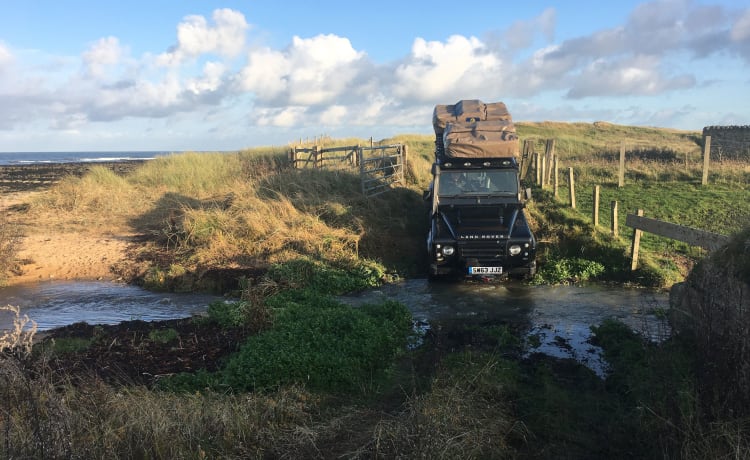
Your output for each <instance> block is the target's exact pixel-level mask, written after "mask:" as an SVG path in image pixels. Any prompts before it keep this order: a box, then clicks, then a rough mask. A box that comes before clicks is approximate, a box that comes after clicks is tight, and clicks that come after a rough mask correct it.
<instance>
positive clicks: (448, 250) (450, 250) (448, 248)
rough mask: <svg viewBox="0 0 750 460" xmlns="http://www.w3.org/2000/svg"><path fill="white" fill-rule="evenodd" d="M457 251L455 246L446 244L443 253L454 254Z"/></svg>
mask: <svg viewBox="0 0 750 460" xmlns="http://www.w3.org/2000/svg"><path fill="white" fill-rule="evenodd" d="M455 251H456V250H455V248H454V247H453V246H445V247H444V248H443V255H446V256H452V255H453V253H454V252H455Z"/></svg>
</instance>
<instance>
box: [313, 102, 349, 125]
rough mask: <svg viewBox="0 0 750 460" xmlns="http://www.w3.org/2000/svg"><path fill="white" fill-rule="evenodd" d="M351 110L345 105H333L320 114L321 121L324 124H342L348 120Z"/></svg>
mask: <svg viewBox="0 0 750 460" xmlns="http://www.w3.org/2000/svg"><path fill="white" fill-rule="evenodd" d="M348 113H349V110H348V109H347V108H346V107H345V106H343V105H332V106H331V107H328V108H327V109H325V110H324V111H323V112H322V113H321V114H320V123H321V124H323V125H341V124H343V123H344V122H345V121H348V120H347V115H348Z"/></svg>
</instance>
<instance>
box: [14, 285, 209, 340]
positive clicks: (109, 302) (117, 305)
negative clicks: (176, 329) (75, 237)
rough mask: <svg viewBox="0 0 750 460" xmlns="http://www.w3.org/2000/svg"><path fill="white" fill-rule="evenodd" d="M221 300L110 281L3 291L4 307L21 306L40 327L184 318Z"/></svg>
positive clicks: (15, 287) (49, 327)
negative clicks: (151, 289)
mask: <svg viewBox="0 0 750 460" xmlns="http://www.w3.org/2000/svg"><path fill="white" fill-rule="evenodd" d="M217 299H220V298H219V297H216V296H211V295H202V294H173V293H157V292H150V291H146V290H144V289H141V288H139V287H136V286H130V285H125V284H117V283H111V282H90V281H86V282H75V281H50V282H45V283H38V284H36V283H35V284H29V285H24V286H13V287H6V288H1V289H0V305H13V306H17V307H20V309H21V315H22V316H23V315H28V316H29V318H30V319H32V320H34V321H36V323H37V326H38V330H40V331H44V330H48V329H53V328H55V327H60V326H65V325H68V324H73V323H76V322H79V321H85V322H87V323H89V324H116V323H119V322H122V321H129V320H135V319H140V320H144V321H158V320H165V319H174V318H185V317H188V316H192V315H195V314H200V313H203V312H205V311H206V310H207V308H208V304H209V303H211V302H212V301H214V300H217ZM13 317H14V316H13V315H11V313H10V312H6V311H0V330H7V329H9V328H10V327H12V324H13Z"/></svg>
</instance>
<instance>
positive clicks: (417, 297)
mask: <svg viewBox="0 0 750 460" xmlns="http://www.w3.org/2000/svg"><path fill="white" fill-rule="evenodd" d="M385 299H390V300H396V301H399V302H402V303H403V304H404V305H406V306H407V307H408V308H409V310H410V311H411V312H412V314H413V315H414V319H415V320H416V321H417V322H418V324H427V325H429V324H431V323H435V322H440V323H442V324H445V323H446V322H452V321H467V320H470V321H472V322H475V323H477V324H485V325H487V324H493V323H494V324H507V325H512V326H515V327H516V328H519V329H520V330H525V331H527V337H530V340H529V341H528V342H529V345H528V350H527V352H528V353H535V352H539V353H544V354H547V355H550V356H555V357H559V358H573V359H576V360H577V361H579V362H581V363H583V364H585V365H587V366H588V367H589V368H591V369H592V370H594V371H595V372H596V373H597V374H599V375H603V374H604V372H605V371H606V363H604V362H603V360H602V358H601V350H600V349H599V348H598V347H595V346H593V345H591V344H590V343H589V341H590V338H591V335H592V333H591V326H596V325H600V324H601V323H602V322H603V321H604V320H605V319H608V318H613V319H617V320H619V321H621V322H623V323H625V324H627V325H628V326H630V327H631V328H632V329H633V330H635V331H637V332H639V333H642V334H644V335H646V336H647V337H649V338H651V339H652V340H659V339H663V338H664V337H666V334H668V330H667V326H666V324H665V322H664V321H663V320H661V319H660V318H659V316H658V315H657V313H658V312H659V311H660V310H661V311H665V310H666V309H667V308H668V305H669V298H668V294H667V293H664V292H654V291H650V290H646V289H633V288H623V287H610V286H602V285H590V286H526V285H521V284H514V283H507V284H477V283H429V282H428V281H427V280H424V279H413V280H406V281H402V282H399V283H395V284H390V285H386V286H383V287H381V288H378V289H373V290H370V291H366V292H363V293H361V294H358V295H356V296H346V297H342V298H341V300H342V301H343V302H345V303H349V304H353V305H359V304H363V303H373V302H378V301H382V300H385Z"/></svg>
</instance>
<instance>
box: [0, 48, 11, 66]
mask: <svg viewBox="0 0 750 460" xmlns="http://www.w3.org/2000/svg"><path fill="white" fill-rule="evenodd" d="M12 60H13V54H11V52H10V50H9V49H8V47H7V46H5V45H4V44H3V43H2V42H0V71H2V70H3V69H4V68H5V66H6V65H8V64H9V63H10V62H11V61H12Z"/></svg>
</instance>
